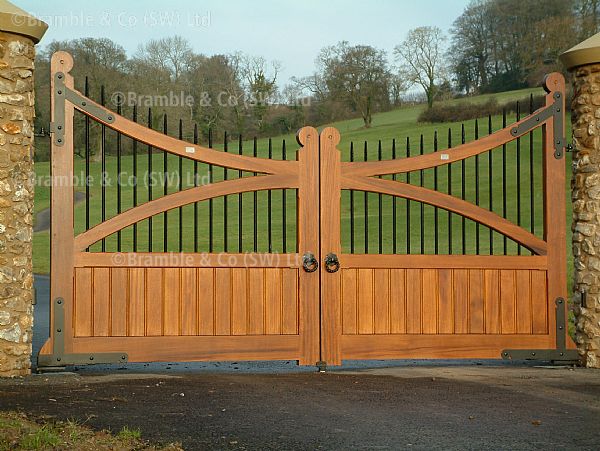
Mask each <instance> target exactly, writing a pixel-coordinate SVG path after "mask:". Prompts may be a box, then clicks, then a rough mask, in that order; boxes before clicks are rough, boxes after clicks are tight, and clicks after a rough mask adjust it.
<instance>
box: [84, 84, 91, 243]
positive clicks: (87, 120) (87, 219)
mask: <svg viewBox="0 0 600 451" xmlns="http://www.w3.org/2000/svg"><path fill="white" fill-rule="evenodd" d="M84 93H85V96H86V97H88V98H89V96H90V85H89V81H88V77H85V88H84ZM89 229H90V117H89V116H88V115H87V114H86V115H85V230H89ZM87 251H89V247H88V248H87V249H86V252H87Z"/></svg>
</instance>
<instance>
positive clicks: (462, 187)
mask: <svg viewBox="0 0 600 451" xmlns="http://www.w3.org/2000/svg"><path fill="white" fill-rule="evenodd" d="M460 142H461V144H464V143H465V142H467V138H466V136H465V124H460ZM465 174H466V163H465V159H464V158H463V159H462V160H460V198H461V199H462V200H465V196H466V190H465ZM460 222H461V242H462V255H465V254H466V253H467V223H466V220H465V217H464V215H461V221H460Z"/></svg>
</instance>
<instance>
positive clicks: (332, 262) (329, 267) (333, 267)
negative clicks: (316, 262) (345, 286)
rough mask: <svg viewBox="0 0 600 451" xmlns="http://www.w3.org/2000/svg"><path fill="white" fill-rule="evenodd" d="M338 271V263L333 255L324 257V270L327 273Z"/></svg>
mask: <svg viewBox="0 0 600 451" xmlns="http://www.w3.org/2000/svg"><path fill="white" fill-rule="evenodd" d="M339 269H340V261H339V260H338V258H337V255H335V254H334V253H330V254H327V256H326V257H325V270H326V271H327V272H331V273H333V272H337V271H338V270H339Z"/></svg>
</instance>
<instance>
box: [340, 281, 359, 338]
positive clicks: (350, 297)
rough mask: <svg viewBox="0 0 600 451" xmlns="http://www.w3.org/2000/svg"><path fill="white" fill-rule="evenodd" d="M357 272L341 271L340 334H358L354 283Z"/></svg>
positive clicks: (355, 287)
mask: <svg viewBox="0 0 600 451" xmlns="http://www.w3.org/2000/svg"><path fill="white" fill-rule="evenodd" d="M357 277H358V271H357V270H356V269H342V333H343V334H356V333H358V323H357V315H358V310H357V296H356V289H357V286H356V282H357Z"/></svg>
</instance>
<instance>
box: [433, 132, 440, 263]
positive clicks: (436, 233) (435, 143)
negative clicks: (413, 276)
mask: <svg viewBox="0 0 600 451" xmlns="http://www.w3.org/2000/svg"><path fill="white" fill-rule="evenodd" d="M433 151H434V152H437V151H438V132H437V130H435V131H434V132H433ZM433 190H434V191H437V190H438V167H437V166H436V167H434V168H433ZM433 224H434V226H433V227H434V239H433V249H434V254H435V255H438V254H439V230H438V227H439V218H438V207H437V205H436V206H435V207H433Z"/></svg>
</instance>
